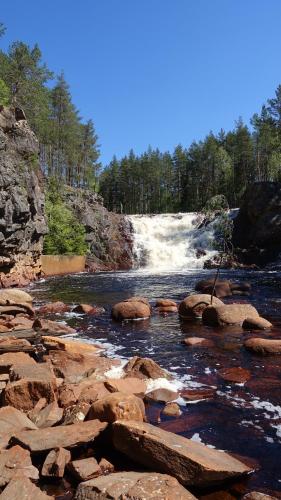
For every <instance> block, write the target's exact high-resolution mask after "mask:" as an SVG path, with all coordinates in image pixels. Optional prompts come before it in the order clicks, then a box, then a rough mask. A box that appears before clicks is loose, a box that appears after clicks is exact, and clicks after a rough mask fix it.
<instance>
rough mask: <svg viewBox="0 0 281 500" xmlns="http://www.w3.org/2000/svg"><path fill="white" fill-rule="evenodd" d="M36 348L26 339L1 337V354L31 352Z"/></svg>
mask: <svg viewBox="0 0 281 500" xmlns="http://www.w3.org/2000/svg"><path fill="white" fill-rule="evenodd" d="M33 350H34V348H33V347H31V343H30V342H28V340H25V339H17V338H16V337H1V338H0V352H3V353H4V352H23V351H27V352H31V351H33Z"/></svg>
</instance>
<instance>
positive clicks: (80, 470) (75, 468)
mask: <svg viewBox="0 0 281 500" xmlns="http://www.w3.org/2000/svg"><path fill="white" fill-rule="evenodd" d="M67 469H68V471H69V472H70V474H71V475H72V476H73V477H74V478H75V479H76V480H77V481H79V482H81V481H88V480H89V479H92V478H93V477H97V476H100V475H101V474H102V471H101V468H100V466H99V464H98V462H97V461H96V459H95V458H94V457H89V458H82V459H80V460H73V461H72V462H70V463H69V464H68V466H67Z"/></svg>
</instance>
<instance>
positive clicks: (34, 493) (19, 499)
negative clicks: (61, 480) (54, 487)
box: [0, 477, 54, 500]
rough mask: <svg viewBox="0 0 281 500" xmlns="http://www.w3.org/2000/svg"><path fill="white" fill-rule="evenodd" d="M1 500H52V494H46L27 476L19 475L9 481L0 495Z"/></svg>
mask: <svg viewBox="0 0 281 500" xmlns="http://www.w3.org/2000/svg"><path fill="white" fill-rule="evenodd" d="M0 499H1V500H23V499H26V500H54V497H53V496H51V497H50V496H49V495H46V494H45V493H43V491H41V490H40V489H39V488H37V486H35V485H34V484H33V483H32V482H31V481H30V480H29V479H28V478H25V477H19V478H17V479H13V480H12V481H10V483H9V484H8V486H6V488H5V489H4V491H3V493H1V495H0Z"/></svg>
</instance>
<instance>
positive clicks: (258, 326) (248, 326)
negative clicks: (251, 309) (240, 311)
mask: <svg viewBox="0 0 281 500" xmlns="http://www.w3.org/2000/svg"><path fill="white" fill-rule="evenodd" d="M242 327H243V328H245V330H266V329H267V328H272V324H271V323H270V322H269V321H267V319H265V318H262V317H261V316H259V317H258V318H246V319H245V320H244V321H243V324H242Z"/></svg>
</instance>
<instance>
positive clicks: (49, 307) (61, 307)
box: [38, 301, 70, 314]
mask: <svg viewBox="0 0 281 500" xmlns="http://www.w3.org/2000/svg"><path fill="white" fill-rule="evenodd" d="M69 311H70V307H69V305H67V304H64V302H59V301H57V302H51V303H49V304H45V305H44V306H41V307H40V308H39V309H38V313H39V314H57V313H60V314H61V313H65V312H69Z"/></svg>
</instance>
